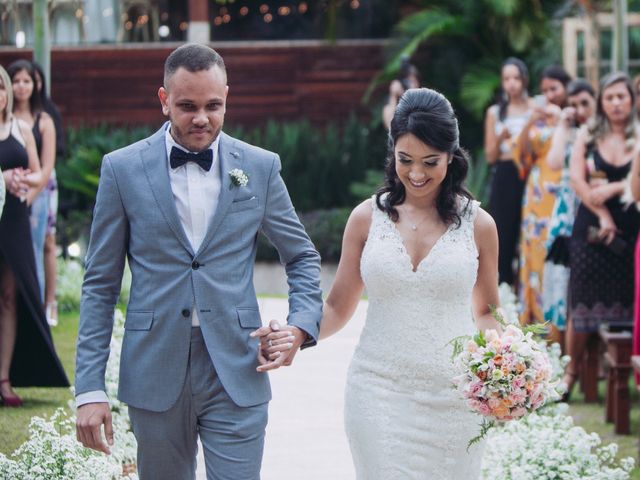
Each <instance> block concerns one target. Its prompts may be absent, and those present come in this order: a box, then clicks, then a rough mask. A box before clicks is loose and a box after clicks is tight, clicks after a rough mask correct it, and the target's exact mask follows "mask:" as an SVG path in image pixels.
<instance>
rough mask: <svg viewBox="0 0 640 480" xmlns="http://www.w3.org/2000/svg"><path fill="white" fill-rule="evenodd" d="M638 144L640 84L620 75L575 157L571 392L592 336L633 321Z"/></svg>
mask: <svg viewBox="0 0 640 480" xmlns="http://www.w3.org/2000/svg"><path fill="white" fill-rule="evenodd" d="M637 139H638V126H637V123H636V120H635V93H634V90H633V86H632V85H631V81H630V80H629V77H628V76H627V75H626V74H624V73H620V72H614V73H612V74H609V75H607V76H606V77H604V78H603V79H602V82H601V85H600V92H599V95H598V104H597V111H596V119H595V122H594V124H593V125H592V126H591V128H584V129H582V130H581V131H580V132H579V133H578V137H577V139H576V142H575V144H574V147H573V152H572V155H571V166H570V169H571V184H572V186H573V188H574V190H575V192H576V195H577V196H578V198H579V199H580V205H579V207H578V211H577V213H576V219H575V222H574V225H573V232H572V235H571V243H570V248H571V256H570V265H571V278H570V283H569V292H570V302H571V322H572V324H573V330H574V332H575V333H574V339H573V341H572V342H571V344H570V347H571V348H570V350H569V355H570V356H571V362H570V363H569V365H568V366H567V369H566V373H567V374H566V375H565V383H566V384H567V385H568V387H569V391H570V387H571V386H572V385H573V383H574V382H575V379H576V376H577V375H578V374H579V373H580V371H579V369H580V365H581V363H580V360H581V358H582V355H583V353H584V351H585V348H586V344H587V341H588V338H589V336H590V335H596V334H597V332H598V330H599V328H600V326H601V325H602V324H603V323H615V324H623V325H624V324H626V325H628V326H629V327H631V326H632V324H633V306H634V285H633V283H634V282H633V281H634V268H633V267H634V262H633V258H634V245H635V241H636V239H637V236H638V229H639V227H640V214H639V213H638V210H637V209H636V208H635V205H633V206H629V205H626V204H625V203H624V202H623V201H622V194H623V192H624V190H625V188H626V185H627V176H628V174H629V171H630V169H631V163H632V161H631V160H632V157H633V151H634V148H636V147H635V145H636V144H637V143H638V142H637Z"/></svg>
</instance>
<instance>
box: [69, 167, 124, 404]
mask: <svg viewBox="0 0 640 480" xmlns="http://www.w3.org/2000/svg"><path fill="white" fill-rule="evenodd" d="M128 237H129V226H128V220H127V217H126V213H125V209H124V206H123V204H122V199H121V196H120V192H119V190H118V184H117V180H116V176H115V173H114V169H113V166H112V165H111V161H110V159H109V157H108V156H105V157H104V159H103V161H102V168H101V172H100V183H99V185H98V194H97V197H96V205H95V208H94V212H93V222H92V224H91V237H90V242H89V248H88V251H87V258H86V265H85V266H86V271H85V275H84V282H83V284H82V297H81V301H80V328H79V331H78V343H77V352H76V381H75V384H76V392H75V393H76V395H79V394H82V393H85V392H90V391H95V390H103V391H104V390H105V384H104V376H105V370H106V366H107V360H108V358H109V351H110V343H111V333H112V330H113V313H114V308H115V305H116V302H117V301H118V296H119V294H120V286H121V283H122V273H123V270H124V261H125V256H126V252H127V244H128Z"/></svg>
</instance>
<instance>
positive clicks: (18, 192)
mask: <svg viewBox="0 0 640 480" xmlns="http://www.w3.org/2000/svg"><path fill="white" fill-rule="evenodd" d="M30 173H31V171H30V170H25V169H23V168H12V169H10V170H5V171H3V172H2V176H3V178H4V183H5V185H6V186H7V191H8V192H9V193H10V194H11V195H13V196H14V197H18V198H20V199H21V200H23V201H24V198H25V197H26V195H27V192H28V191H29V184H28V182H27V175H28V174H30Z"/></svg>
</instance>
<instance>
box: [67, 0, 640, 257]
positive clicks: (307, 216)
mask: <svg viewBox="0 0 640 480" xmlns="http://www.w3.org/2000/svg"><path fill="white" fill-rule="evenodd" d="M220 3H225V4H227V5H229V8H231V6H233V2H224V1H223V2H220ZM363 4H364V2H363ZM374 4H375V5H374ZM383 4H385V2H382V3H381V2H380V1H378V0H375V1H374V2H373V3H372V4H371V9H372V10H371V11H373V10H375V9H377V10H376V11H380V10H381V9H382V7H381V5H383ZM313 5H314V7H313V8H318V9H324V12H325V13H324V17H323V18H324V20H323V22H324V23H323V26H322V28H323V29H324V30H323V31H324V36H325V38H329V39H335V38H336V36H339V38H342V37H345V35H346V36H348V35H347V34H348V30H349V25H350V23H349V22H350V17H349V15H352V13H349V12H350V9H349V5H350V2H349V1H347V0H323V1H322V2H318V4H317V5H316V4H315V3H314V4H313ZM386 5H388V12H389V15H388V18H385V19H384V21H382V20H380V24H381V25H382V24H384V25H387V26H385V27H380V31H381V32H383V34H385V35H387V36H388V37H389V40H388V47H387V50H386V54H387V62H386V65H385V67H384V68H383V69H382V71H380V72H379V74H378V75H377V76H376V77H375V78H373V79H372V81H371V84H370V88H369V89H368V91H367V93H366V94H365V96H364V98H363V102H365V103H366V104H367V105H368V106H369V107H370V109H371V116H370V119H358V118H356V117H355V116H352V117H350V118H347V119H336V121H335V122H334V123H330V124H327V125H322V126H318V125H312V124H311V123H309V122H308V121H307V120H305V119H300V120H299V121H296V122H285V123H282V122H280V123H279V122H276V121H273V120H271V121H268V122H267V123H265V124H264V125H263V126H261V127H259V128H251V129H246V128H243V127H242V126H239V125H232V126H229V127H225V131H226V132H227V133H229V134H230V135H232V136H235V137H237V138H240V139H242V140H245V141H247V142H249V143H252V144H255V145H259V146H261V147H263V148H266V149H268V150H271V151H274V152H277V153H278V154H279V155H280V157H281V160H282V176H283V179H284V180H285V182H286V184H287V187H288V189H289V192H290V195H291V197H292V200H293V202H294V204H295V206H296V208H297V209H298V211H299V212H300V216H301V219H302V221H303V222H304V223H305V226H306V227H307V229H308V231H309V233H310V236H311V237H312V238H313V240H314V242H315V243H316V245H317V247H318V249H319V250H320V251H321V253H323V257H324V258H325V259H329V260H337V259H338V256H339V252H340V243H341V238H342V231H343V228H344V225H345V223H346V220H347V218H348V213H349V211H350V210H351V209H352V208H353V207H354V206H355V205H356V204H357V203H358V202H360V201H362V200H363V199H365V198H368V197H370V196H371V195H372V194H373V193H374V192H375V190H376V189H377V187H378V186H379V185H380V183H381V181H382V169H383V166H384V161H385V157H386V155H387V152H386V148H387V134H386V132H385V130H384V128H383V127H382V125H381V122H380V108H381V105H382V104H383V103H384V102H385V101H386V98H385V92H386V85H388V82H389V81H390V80H392V79H393V78H395V76H396V75H397V73H398V67H399V66H400V59H401V58H402V56H404V55H408V56H409V57H410V58H411V62H412V63H413V64H414V65H416V66H417V67H418V69H419V70H420V73H421V77H422V84H423V85H424V86H427V87H430V88H434V89H436V90H439V91H440V92H442V93H443V94H444V95H445V96H447V98H449V99H450V100H451V102H452V104H453V106H454V109H455V110H456V114H457V115H458V118H459V120H460V130H461V144H462V145H463V146H464V147H466V148H467V149H468V150H469V151H470V152H471V153H472V157H473V159H474V160H473V164H472V165H471V168H470V172H469V178H468V182H467V183H468V186H469V188H470V190H471V191H472V192H473V193H474V195H475V196H476V198H478V199H479V200H481V201H484V200H485V199H486V198H487V194H488V191H487V185H488V183H489V175H490V171H489V169H488V168H487V166H486V163H485V162H484V158H483V152H482V140H483V117H484V113H485V111H486V108H487V107H488V106H489V105H491V104H492V103H493V102H494V101H495V99H496V95H497V93H498V87H499V82H500V66H501V64H502V62H503V61H504V59H506V58H507V57H509V56H517V57H519V58H522V59H523V60H524V61H525V63H526V64H527V65H528V67H529V70H530V84H529V92H530V93H531V94H534V93H537V91H538V87H537V79H538V77H539V74H540V72H541V71H542V69H543V68H544V67H546V66H548V65H551V64H561V63H562V58H561V55H562V39H561V32H562V20H563V19H564V18H565V17H567V16H575V15H579V14H584V13H585V12H590V13H594V12H599V11H610V10H611V1H589V0H565V1H558V0H403V1H400V0H392V1H389V2H387V3H386ZM374 7H375V8H374ZM628 8H629V11H630V12H631V11H640V0H630V1H629V2H628ZM360 14H361V13H360ZM629 37H630V53H631V55H632V56H634V58H635V57H640V54H638V55H636V54H637V53H638V52H640V28H635V29H630V30H629ZM607 42H608V43H607ZM610 44H611V35H610V33H609V34H607V33H606V32H604V33H603V35H602V45H601V50H602V51H603V52H606V51H608V49H609V48H610ZM636 50H637V52H636ZM634 52H635V53H634ZM380 92H382V95H380ZM152 131H153V128H151V127H149V128H134V129H130V128H127V127H121V128H117V127H113V126H107V125H100V126H98V127H92V128H80V129H70V130H69V131H68V145H69V146H70V148H69V154H68V156H67V158H66V159H63V160H62V161H60V162H59V167H58V171H59V174H58V177H59V179H60V183H61V216H62V219H61V228H60V235H61V237H62V239H61V241H62V243H63V244H68V243H69V242H71V241H75V240H76V239H78V238H81V237H83V236H84V237H86V235H87V233H86V232H87V230H88V225H89V224H90V217H91V215H90V212H91V210H92V208H93V202H94V201H95V193H96V188H97V184H98V179H99V166H100V163H101V159H102V156H103V155H104V154H105V153H107V152H109V151H112V150H115V149H117V148H120V147H122V146H124V145H127V144H129V143H132V142H133V141H136V140H138V139H141V138H144V137H146V136H148V135H149V134H150V133H152ZM259 257H260V258H271V259H275V253H274V252H272V251H270V250H269V249H267V248H265V247H264V244H263V243H261V244H260V249H259Z"/></svg>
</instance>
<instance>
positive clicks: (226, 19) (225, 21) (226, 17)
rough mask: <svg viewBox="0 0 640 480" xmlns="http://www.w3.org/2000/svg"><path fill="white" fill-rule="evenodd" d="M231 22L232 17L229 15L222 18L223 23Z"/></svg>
mask: <svg viewBox="0 0 640 480" xmlns="http://www.w3.org/2000/svg"><path fill="white" fill-rule="evenodd" d="M230 21H231V15H229V14H227V15H225V16H224V17H222V22H223V23H229V22H230Z"/></svg>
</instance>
